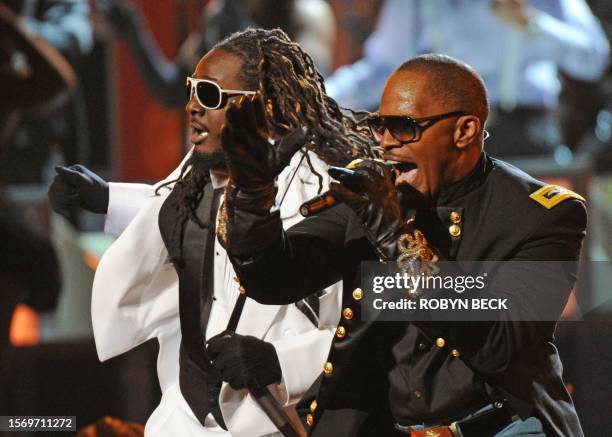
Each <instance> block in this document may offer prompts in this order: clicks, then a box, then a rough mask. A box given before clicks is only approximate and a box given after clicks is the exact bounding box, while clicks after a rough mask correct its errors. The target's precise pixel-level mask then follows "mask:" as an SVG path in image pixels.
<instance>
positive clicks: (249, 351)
mask: <svg viewBox="0 0 612 437" xmlns="http://www.w3.org/2000/svg"><path fill="white" fill-rule="evenodd" d="M207 344H208V347H207V348H206V353H207V354H208V357H209V358H210V359H211V361H212V368H213V371H215V372H219V373H220V374H221V377H222V378H223V380H224V381H227V382H228V383H229V385H230V386H231V387H232V388H233V389H234V390H241V389H243V388H246V389H250V390H259V389H262V388H264V387H266V386H267V385H269V384H279V383H280V381H281V377H282V373H281V368H280V363H279V361H278V356H277V355H276V350H275V349H274V346H273V345H272V344H271V343H268V342H266V341H263V340H260V339H258V338H256V337H253V336H250V335H246V336H245V335H240V334H236V333H235V332H231V331H224V332H222V333H220V334H218V335H216V336H214V337H213V338H211V339H210V340H208V342H207Z"/></svg>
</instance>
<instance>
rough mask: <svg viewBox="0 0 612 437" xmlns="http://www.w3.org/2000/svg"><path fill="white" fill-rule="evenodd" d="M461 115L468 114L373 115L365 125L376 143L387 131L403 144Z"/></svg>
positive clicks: (413, 140) (461, 112)
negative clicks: (428, 115)
mask: <svg viewBox="0 0 612 437" xmlns="http://www.w3.org/2000/svg"><path fill="white" fill-rule="evenodd" d="M462 115H468V113H467V112H465V111H453V112H446V113H444V114H439V115H432V116H431V117H423V118H411V117H408V116H407V115H388V116H380V115H377V114H374V115H372V116H370V117H368V118H367V119H366V123H367V124H368V127H369V128H370V130H371V131H372V135H374V138H376V140H377V141H380V140H381V139H382V137H383V135H384V134H385V131H386V130H388V131H389V133H390V134H391V135H392V136H393V138H395V139H396V140H397V141H399V142H400V143H402V144H405V143H414V142H417V141H419V140H420V139H421V137H422V136H423V132H424V131H425V130H426V129H428V128H430V127H431V126H433V125H434V124H435V123H437V122H438V121H440V120H444V119H446V118H451V117H460V116H462ZM485 135H486V136H485V138H486V137H488V133H487V132H485Z"/></svg>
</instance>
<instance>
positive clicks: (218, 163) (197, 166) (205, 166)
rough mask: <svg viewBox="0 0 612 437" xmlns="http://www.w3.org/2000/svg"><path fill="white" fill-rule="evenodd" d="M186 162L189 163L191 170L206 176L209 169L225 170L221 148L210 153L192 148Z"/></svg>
mask: <svg viewBox="0 0 612 437" xmlns="http://www.w3.org/2000/svg"><path fill="white" fill-rule="evenodd" d="M188 164H189V165H191V168H192V170H193V171H195V172H196V173H199V174H200V175H202V176H206V177H208V173H209V171H210V170H219V171H227V165H226V164H225V155H224V154H223V150H215V151H214V152H212V153H206V152H199V151H197V150H195V149H194V151H193V153H192V154H191V156H190V157H189V161H188Z"/></svg>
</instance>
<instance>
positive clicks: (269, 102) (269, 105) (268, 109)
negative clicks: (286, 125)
mask: <svg viewBox="0 0 612 437" xmlns="http://www.w3.org/2000/svg"><path fill="white" fill-rule="evenodd" d="M273 109H274V106H273V105H272V99H268V100H266V112H267V114H268V115H269V116H272V114H273V112H272V110H273Z"/></svg>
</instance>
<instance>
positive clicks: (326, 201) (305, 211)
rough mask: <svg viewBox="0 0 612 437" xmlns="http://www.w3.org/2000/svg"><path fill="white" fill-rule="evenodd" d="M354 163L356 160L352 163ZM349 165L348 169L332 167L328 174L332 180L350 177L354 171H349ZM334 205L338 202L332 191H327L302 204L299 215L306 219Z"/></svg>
mask: <svg viewBox="0 0 612 437" xmlns="http://www.w3.org/2000/svg"><path fill="white" fill-rule="evenodd" d="M356 161H357V160H355V161H353V162H356ZM359 161H361V160H359ZM353 162H351V164H353ZM351 164H349V165H348V167H349V168H344V167H336V166H334V165H332V166H330V167H329V170H328V172H329V174H330V175H331V176H332V177H333V178H334V179H340V178H341V177H342V176H352V175H353V174H355V171H354V170H351V169H350V167H351ZM353 168H354V166H353ZM336 203H338V200H337V199H336V198H335V197H334V194H333V193H332V191H331V190H328V191H326V192H325V193H323V194H319V195H318V196H316V197H313V198H312V199H310V200H307V201H306V202H304V203H302V205H301V206H300V214H302V216H304V217H308V216H311V215H313V214H316V213H317V212H320V211H323V210H324V209H327V208H330V207H332V206H334V205H335V204H336Z"/></svg>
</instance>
